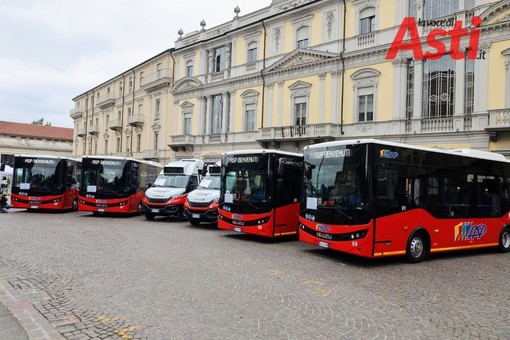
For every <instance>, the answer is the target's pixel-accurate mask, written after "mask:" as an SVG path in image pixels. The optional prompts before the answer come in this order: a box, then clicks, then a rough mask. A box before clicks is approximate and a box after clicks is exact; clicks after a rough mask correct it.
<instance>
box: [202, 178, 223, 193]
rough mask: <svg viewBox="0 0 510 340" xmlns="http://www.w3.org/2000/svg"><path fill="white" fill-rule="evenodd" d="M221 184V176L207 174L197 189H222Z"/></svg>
mask: <svg viewBox="0 0 510 340" xmlns="http://www.w3.org/2000/svg"><path fill="white" fill-rule="evenodd" d="M220 184H221V178H220V176H206V177H204V179H203V180H202V181H201V182H200V184H199V185H198V188H197V189H213V190H220Z"/></svg>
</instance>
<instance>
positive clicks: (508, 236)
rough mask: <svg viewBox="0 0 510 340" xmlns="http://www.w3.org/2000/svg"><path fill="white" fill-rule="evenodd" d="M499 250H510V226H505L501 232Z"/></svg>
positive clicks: (504, 251)
mask: <svg viewBox="0 0 510 340" xmlns="http://www.w3.org/2000/svg"><path fill="white" fill-rule="evenodd" d="M499 251H500V252H502V253H508V252H509V251H510V227H506V228H504V229H503V230H501V234H499Z"/></svg>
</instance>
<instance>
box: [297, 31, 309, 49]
mask: <svg viewBox="0 0 510 340" xmlns="http://www.w3.org/2000/svg"><path fill="white" fill-rule="evenodd" d="M308 37H309V29H308V26H303V27H301V28H299V29H298V30H297V31H296V47H297V48H307V47H308V39H309V38H308Z"/></svg>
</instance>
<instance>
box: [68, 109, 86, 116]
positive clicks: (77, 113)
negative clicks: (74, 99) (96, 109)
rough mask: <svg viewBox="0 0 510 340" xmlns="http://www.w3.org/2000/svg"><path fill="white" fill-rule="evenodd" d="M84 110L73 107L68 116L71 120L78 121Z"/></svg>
mask: <svg viewBox="0 0 510 340" xmlns="http://www.w3.org/2000/svg"><path fill="white" fill-rule="evenodd" d="M83 113H84V110H83V109H82V108H80V107H75V108H74V109H72V110H70V111H69V116H71V118H72V119H78V118H81V117H82V116H83Z"/></svg>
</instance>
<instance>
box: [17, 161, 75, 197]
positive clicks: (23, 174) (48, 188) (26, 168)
mask: <svg viewBox="0 0 510 340" xmlns="http://www.w3.org/2000/svg"><path fill="white" fill-rule="evenodd" d="M65 167H66V163H65V161H64V160H58V159H36V158H20V159H17V160H16V164H15V172H14V176H13V188H16V189H19V190H20V191H28V192H29V193H30V194H31V195H50V194H59V193H62V192H63V190H64V189H65V186H64V173H65V171H64V170H65Z"/></svg>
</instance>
